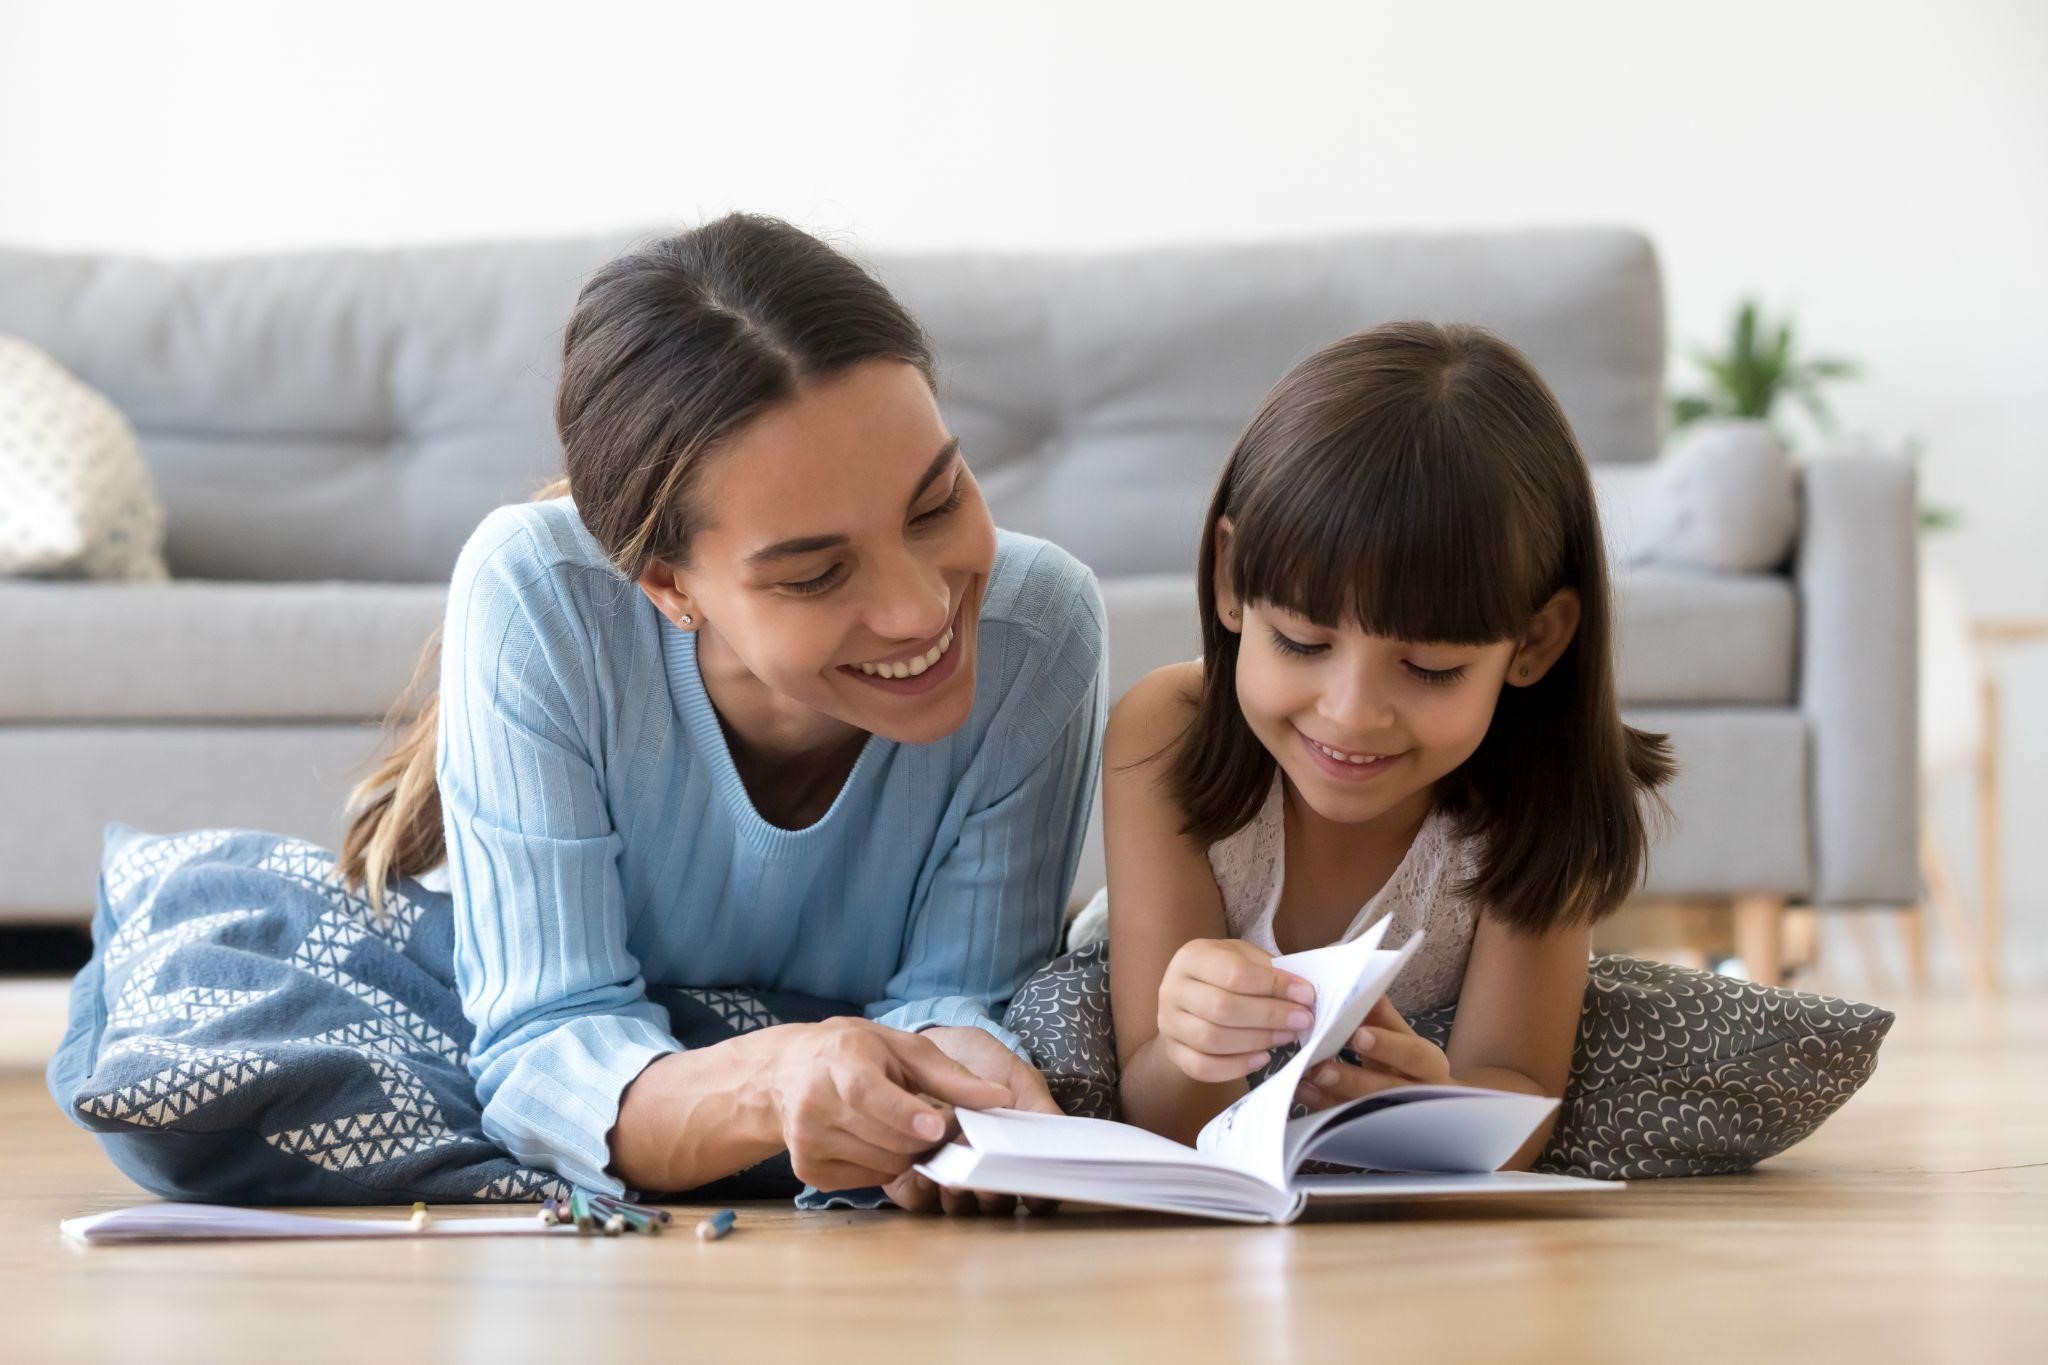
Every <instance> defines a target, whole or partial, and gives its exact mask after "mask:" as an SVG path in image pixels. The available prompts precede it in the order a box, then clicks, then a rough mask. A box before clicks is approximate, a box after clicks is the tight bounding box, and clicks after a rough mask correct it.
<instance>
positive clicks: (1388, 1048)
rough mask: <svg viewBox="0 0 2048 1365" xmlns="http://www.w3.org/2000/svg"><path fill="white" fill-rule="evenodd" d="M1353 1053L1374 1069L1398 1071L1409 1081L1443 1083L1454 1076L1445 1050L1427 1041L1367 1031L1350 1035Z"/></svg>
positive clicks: (1376, 1029) (1385, 1030)
mask: <svg viewBox="0 0 2048 1365" xmlns="http://www.w3.org/2000/svg"><path fill="white" fill-rule="evenodd" d="M1351 1050H1352V1051H1353V1052H1356V1053H1357V1054H1358V1055H1359V1058H1360V1060H1362V1061H1364V1062H1366V1063H1368V1064H1369V1065H1371V1066H1372V1067H1374V1068H1375V1069H1384V1070H1387V1071H1398V1072H1400V1073H1401V1074H1402V1075H1404V1076H1406V1077H1408V1078H1409V1079H1410V1080H1415V1081H1427V1082H1432V1083H1434V1082H1441V1081H1445V1080H1448V1079H1449V1078H1450V1074H1451V1068H1450V1062H1449V1061H1448V1059H1446V1058H1445V1056H1444V1054H1443V1050H1442V1049H1441V1048H1439V1047H1437V1046H1436V1044H1434V1043H1432V1042H1430V1041H1429V1040H1428V1039H1427V1038H1423V1037H1420V1036H1418V1035H1416V1034H1413V1033H1396V1032H1394V1031H1393V1030H1391V1029H1384V1028H1372V1027H1366V1028H1362V1029H1360V1030H1359V1031H1358V1032H1356V1033H1354V1034H1352V1035H1351Z"/></svg>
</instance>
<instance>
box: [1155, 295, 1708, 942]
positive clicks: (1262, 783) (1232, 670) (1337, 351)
mask: <svg viewBox="0 0 2048 1365" xmlns="http://www.w3.org/2000/svg"><path fill="white" fill-rule="evenodd" d="M1225 517H1228V518H1230V521H1231V526H1232V532H1231V535H1230V536H1229V544H1228V550H1227V553H1228V557H1229V562H1228V563H1227V564H1225V565H1223V566H1222V567H1224V568H1225V570H1226V571H1227V573H1228V577H1229V581H1230V584H1231V588H1232V591H1233V592H1234V593H1235V594H1236V595H1237V597H1238V599H1239V600H1240V601H1245V602H1265V603H1270V604H1272V605H1275V606H1278V607H1280V608H1282V609H1284V610H1287V611H1291V612H1295V613H1298V614H1300V615H1302V616H1304V617H1307V618H1308V619H1310V620H1312V621H1315V622H1317V623H1319V624H1322V625H1325V626H1331V627H1334V626H1336V625H1337V624H1338V623H1340V622H1344V621H1350V622H1353V623H1356V625H1357V626H1358V627H1359V628H1360V629H1362V630H1364V631H1366V632H1368V633H1369V634H1373V635H1378V636H1384V637H1388V638H1393V639H1401V640H1417V641H1432V642H1441V643H1454V644H1490V643H1494V642H1497V641H1501V640H1507V639H1512V638H1514V637H1516V636H1518V635H1519V634H1520V633H1521V632H1522V630H1523V629H1524V628H1525V627H1526V625H1527V624H1528V622H1529V619H1530V617H1531V616H1533V615H1534V614H1535V613H1536V611H1537V610H1538V609H1540V608H1541V607H1542V606H1543V604H1544V603H1545V602H1547V601H1548V600H1549V599H1550V597H1551V595H1552V594H1553V593H1555V592H1557V591H1558V590H1559V589H1562V588H1571V589H1573V590H1575V591H1576V592H1577V593H1578V596H1579V608H1580V614H1579V625H1578V630H1577V633H1576V634H1575V635H1574V637H1573V639H1572V642H1571V644H1570V645H1569V646H1567V648H1566V650H1565V653H1564V654H1563V656H1562V657H1561V658H1559V660H1558V661H1557V663H1556V664H1555V665H1553V666H1552V668H1551V670H1550V671H1549V673H1547V674H1546V675H1545V676H1544V677H1542V678H1541V679H1539V680H1538V681H1537V682H1535V683H1533V684H1531V685H1529V686H1526V687H1503V688H1502V689H1501V696H1500V700H1499V702H1498V704H1497V706H1496V707H1495V710H1494V716H1493V723H1492V725H1491V726H1490V727H1489V728H1488V730H1487V732H1486V737H1485V739H1484V740H1482V741H1481V742H1480V745H1479V748H1478V749H1477V750H1476V751H1475V752H1474V753H1473V754H1472V756H1471V757H1470V758H1468V759H1467V760H1466V761H1465V762H1464V763H1463V764H1461V765H1460V766H1459V767H1458V768H1457V769H1456V770H1454V771H1453V772H1451V773H1450V774H1449V775H1448V776H1446V777H1445V778H1444V779H1442V781H1441V782H1439V784H1438V786H1437V790H1436V793H1435V801H1436V806H1437V808H1438V809H1440V810H1445V811H1448V812H1451V813H1453V814H1455V815H1456V816H1457V817H1458V821H1459V827H1460V830H1461V832H1462V833H1463V834H1464V835H1465V836H1466V837H1467V838H1470V839H1472V840H1474V841H1475V843H1476V847H1477V853H1478V858H1477V865H1476V868H1475V870H1474V873H1473V876H1472V880H1471V882H1470V884H1469V885H1468V886H1467V887H1466V888H1465V889H1466V892H1467V894H1469V895H1472V896H1473V897H1475V898H1476V899H1477V900H1478V901H1479V902H1480V904H1482V905H1484V906H1485V907H1486V908H1487V912H1488V913H1490V914H1492V915H1493V916H1494V917H1496V918H1497V919H1499V920H1501V921H1503V922H1505V923H1508V924H1512V925H1515V926H1517V927H1519V928H1524V929H1529V930H1532V931H1533V930H1539V929H1542V928H1545V927H1547V926H1549V925H1552V924H1565V923H1573V922H1591V921H1593V920H1596V919H1598V918H1600V917H1601V916H1603V915H1605V914H1607V913H1609V912H1610V911H1612V910H1613V909H1614V908H1615V907H1616V906H1618V905H1619V904H1620V903H1621V901H1622V900H1623V898H1624V897H1626V896H1627V895H1628V894H1629V893H1630V892H1632V891H1633V890H1634V889H1635V887H1636V884H1637V882H1638V881H1639V879H1640V878H1641V876H1642V872H1643V867H1644V864H1645V862H1646V860H1647V857H1648V838H1649V836H1648V812H1647V811H1646V810H1645V806H1646V805H1650V804H1653V803H1656V802H1657V798H1656V796H1655V789H1656V788H1657V787H1659V786H1661V785H1662V784H1663V783H1665V782H1666V781H1668V780H1669V779H1670V777H1671V774H1672V771H1673V765H1672V760H1671V754H1670V748H1669V745H1668V744H1667V742H1666V740H1665V737H1664V736H1662V735H1655V734H1649V733H1646V732H1644V731H1641V730H1637V729H1634V728H1632V727H1630V726H1627V725H1624V724H1623V723H1622V720H1621V715H1620V710H1619V706H1618V704H1617V701H1616V697H1615V688H1614V663H1613V643H1612V639H1613V629H1612V621H1611V614H1610V613H1611V608H1610V606H1609V592H1608V584H1607V564H1606V558H1605V555H1604V553H1603V551H1602V548H1601V538H1600V522H1599V513H1598V511H1597V509H1596V507H1595V505H1594V501H1593V488H1592V480H1591V478H1590V476H1589V475H1588V473H1587V469H1586V461H1585V457H1584V456H1583V455H1582V454H1581V453H1580V451H1579V447H1578V442H1577V440H1576V439H1575V438H1574V437H1573V435H1572V431H1571V426H1570V424H1569V423H1568V422H1566V420H1565V416H1564V412H1563V410H1562V409H1561V408H1560V407H1559V406H1558V403H1557V399H1556V398H1555V397H1554V396H1553V395H1552V394H1551V392H1550V390H1549V388H1548V387H1547V386H1546V385H1545V384H1544V383H1543V380H1542V379H1541V378H1540V377H1538V375H1537V374H1536V371H1535V369H1534V368H1533V367H1532V366H1531V365H1530V364H1529V362H1528V360H1527V359H1526V358H1524V357H1523V355H1522V354H1521V352H1519V351H1517V350H1516V349H1515V348H1514V347H1512V346H1510V345H1508V344H1507V343H1506V342H1505V341H1503V340H1501V339H1500V338H1499V337H1497V336H1495V335H1493V334H1492V333H1491V332H1488V331H1486V330H1484V329H1483V328H1478V327H1470V326H1439V325H1437V324H1434V323H1428V322H1394V323H1388V324H1386V325H1384V326H1381V327H1375V328H1373V329H1372V330H1370V331H1366V332H1360V333H1358V334H1357V335H1355V336H1350V337H1346V338H1344V339H1343V340H1342V341H1338V342H1334V343H1332V344H1331V345H1329V346H1326V347H1324V348H1323V349H1322V350H1320V351H1318V352H1316V353H1315V354H1314V355H1312V356H1310V357H1309V358H1308V359H1307V360H1305V361H1303V362H1302V363H1301V364H1299V365H1297V366H1295V368H1294V369H1293V370H1291V371H1289V372H1288V374H1287V375H1286V377H1285V378H1283V379H1282V380H1281V381H1280V383H1279V384H1278V385H1277V386H1276V387H1275V388H1274V390H1273V391H1272V393H1271V394H1269V395H1267V398H1266V401H1265V404H1264V405H1263V406H1262V407H1261V408H1260V410H1259V412H1258V415H1257V416H1256V417H1254V418H1253V419H1252V423H1251V425H1250V426H1249V427H1248V428H1247V429H1246V430H1245V433H1244V435H1243V437H1242V438H1241V439H1240V440H1239V441H1238V443H1237V448H1236V449H1235V450H1233V451H1232V452H1231V455H1230V459H1229V461H1228V463H1226V464H1225V465H1224V467H1223V474H1222V477H1221V478H1220V480H1219V481H1218V483H1217V486H1216V494H1215V497H1214V498H1213V499H1212V500H1211V502H1210V504H1209V514H1208V518H1207V520H1206V522H1205V523H1204V525H1203V528H1202V548H1201V573H1200V580H1199V583H1198V588H1199V591H1200V596H1201V610H1202V620H1201V625H1202V692H1201V697H1200V700H1199V702H1198V703H1197V705H1196V709H1195V714H1194V716H1193V718H1192V719H1191V721H1190V722H1189V726H1188V730H1187V732H1186V733H1185V734H1184V735H1183V736H1182V738H1181V739H1180V741H1179V742H1178V744H1177V746H1176V751H1175V753H1174V755H1173V758H1172V763H1171V766H1170V767H1169V769H1168V770H1167V773H1166V778H1165V780H1166V782H1167V784H1168V787H1169V789H1170V791H1171V792H1172V794H1173V795H1174V797H1175V798H1176V800H1177V801H1178V802H1179V805H1180V808H1181V810H1182V811H1183V813H1184V814H1185V817H1186V819H1185V823H1184V824H1183V826H1182V831H1183V833H1185V834H1186V835H1188V836H1189V837H1190V838H1192V839H1195V840H1198V841H1199V842H1201V843H1204V844H1209V843H1214V842H1215V841H1216V840H1218V839H1221V838H1224V837H1225V836H1227V835H1229V834H1231V833H1233V832H1235V831H1236V830H1239V829H1241V828H1243V827H1244V825H1245V824H1247V823H1248V822H1249V821H1250V820H1251V819H1252V817H1253V816H1254V815H1255V814H1256V813H1257V811H1258V809H1259V805H1260V803H1261V802H1262V801H1263V800H1264V799H1265V795H1266V791H1267V789H1268V787H1269V786H1270V785H1271V783H1272V780H1273V772H1274V759H1273V756H1272V755H1271V754H1270V753H1269V752H1268V751H1267V750H1266V748H1265V746H1264V745H1262V744H1261V743H1260V742H1259V740H1258V739H1257V737H1256V736H1254V735H1253V734H1252V731H1251V729H1250V727H1249V726H1248V725H1247V724H1246V722H1245V719H1244V714H1243V712H1242V711H1241V710H1240V709H1239V705H1238V698H1237V657H1238V648H1239V643H1240V641H1239V636H1238V635H1237V634H1236V633H1235V632H1233V631H1230V630H1227V629H1225V628H1224V627H1223V625H1222V623H1221V622H1220V621H1219V620H1218V618H1217V603H1216V576H1217V575H1216V570H1217V568H1218V554H1219V551H1218V545H1217V542H1218V536H1217V524H1218V523H1219V522H1220V521H1221V520H1222V519H1223V518H1225Z"/></svg>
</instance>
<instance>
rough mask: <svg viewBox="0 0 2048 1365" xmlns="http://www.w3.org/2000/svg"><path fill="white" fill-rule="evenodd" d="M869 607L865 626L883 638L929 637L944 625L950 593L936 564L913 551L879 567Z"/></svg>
mask: <svg viewBox="0 0 2048 1365" xmlns="http://www.w3.org/2000/svg"><path fill="white" fill-rule="evenodd" d="M879 567H880V572H879V573H878V575H877V576H876V579H875V587H874V592H873V593H872V594H871V595H870V597H869V599H868V601H869V607H868V629H869V630H872V631H873V632H874V633H875V634H876V635H877V636H879V637H881V638H882V639H884V640H896V641H903V642H906V643H907V642H909V641H913V640H929V639H930V638H932V637H933V636H934V635H937V634H938V633H939V632H941V631H943V630H944V629H945V628H946V622H947V620H948V619H949V618H950V617H951V615H952V609H953V602H952V594H951V593H950V592H949V591H948V590H947V588H946V575H945V573H944V571H943V570H941V569H940V568H939V567H938V566H937V565H934V564H927V563H925V562H924V561H923V560H921V559H919V558H918V557H917V556H916V555H914V554H902V555H896V556H893V557H892V558H891V559H890V560H889V561H888V563H887V564H885V565H882V566H879Z"/></svg>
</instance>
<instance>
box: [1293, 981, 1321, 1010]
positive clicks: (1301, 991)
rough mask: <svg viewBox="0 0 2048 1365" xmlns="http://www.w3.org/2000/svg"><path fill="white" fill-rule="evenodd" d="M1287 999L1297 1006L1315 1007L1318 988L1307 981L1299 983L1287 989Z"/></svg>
mask: <svg viewBox="0 0 2048 1365" xmlns="http://www.w3.org/2000/svg"><path fill="white" fill-rule="evenodd" d="M1287 998H1288V999H1289V1000H1292V1001H1293V1002H1294V1003H1295V1004H1297V1005H1313V1004H1315V1002H1316V988H1315V987H1314V986H1311V985H1309V984H1308V982H1306V981H1297V982H1295V983H1294V984H1293V985H1292V986H1289V987H1288V988H1287Z"/></svg>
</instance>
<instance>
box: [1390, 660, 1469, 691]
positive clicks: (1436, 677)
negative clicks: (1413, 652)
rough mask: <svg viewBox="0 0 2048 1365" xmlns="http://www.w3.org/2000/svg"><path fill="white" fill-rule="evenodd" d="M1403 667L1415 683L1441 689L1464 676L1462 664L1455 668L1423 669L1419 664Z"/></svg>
mask: <svg viewBox="0 0 2048 1365" xmlns="http://www.w3.org/2000/svg"><path fill="white" fill-rule="evenodd" d="M1404 666H1405V667H1406V668H1407V670H1408V671H1409V673H1411V674H1413V675H1414V677H1415V680H1416V681H1417V682H1424V683H1428V684H1429V685H1430V686H1432V687H1443V686H1446V685H1448V684H1450V683H1454V682H1456V681H1457V680H1458V679H1460V678H1462V677H1464V676H1465V665H1463V664H1459V665H1458V666H1457V667H1456V668H1423V667H1422V666H1421V665H1419V664H1407V665H1404Z"/></svg>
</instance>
